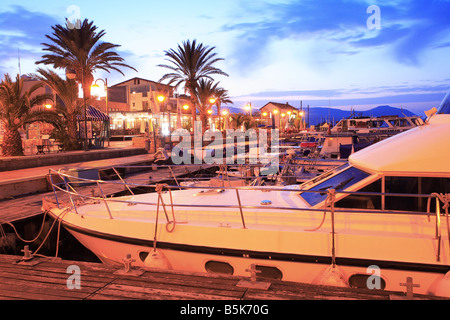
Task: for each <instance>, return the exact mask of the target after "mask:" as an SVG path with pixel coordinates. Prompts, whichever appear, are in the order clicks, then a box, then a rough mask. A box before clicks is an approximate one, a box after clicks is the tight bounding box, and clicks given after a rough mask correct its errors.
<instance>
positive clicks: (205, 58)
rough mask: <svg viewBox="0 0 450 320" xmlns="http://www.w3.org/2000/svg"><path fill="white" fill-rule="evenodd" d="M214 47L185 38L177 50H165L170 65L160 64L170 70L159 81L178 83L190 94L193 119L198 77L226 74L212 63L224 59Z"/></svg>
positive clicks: (210, 78)
mask: <svg viewBox="0 0 450 320" xmlns="http://www.w3.org/2000/svg"><path fill="white" fill-rule="evenodd" d="M214 49H215V47H208V46H204V45H203V44H202V43H200V44H197V42H196V40H193V41H192V42H191V41H190V40H187V41H185V42H183V44H182V45H178V50H174V49H170V50H169V51H165V56H166V60H167V61H169V62H170V63H171V65H166V64H160V65H158V67H163V68H167V69H169V70H171V71H172V72H170V73H167V74H165V75H163V76H162V78H161V79H160V80H159V82H163V81H165V80H169V81H168V85H173V84H175V88H178V87H179V86H180V85H183V86H184V91H185V93H187V94H189V95H190V96H191V102H192V105H193V106H194V107H193V108H192V118H193V119H194V120H195V117H196V111H197V106H198V105H197V99H196V96H197V89H198V85H199V81H200V79H204V78H206V79H209V80H213V78H212V77H211V76H212V75H215V74H219V75H224V76H228V74H226V73H225V72H223V71H222V70H220V69H219V68H216V67H215V66H214V64H216V63H217V62H219V61H221V60H224V59H223V58H218V57H217V54H216V53H214V52H213V51H214Z"/></svg>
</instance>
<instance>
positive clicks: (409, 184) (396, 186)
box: [385, 177, 450, 212]
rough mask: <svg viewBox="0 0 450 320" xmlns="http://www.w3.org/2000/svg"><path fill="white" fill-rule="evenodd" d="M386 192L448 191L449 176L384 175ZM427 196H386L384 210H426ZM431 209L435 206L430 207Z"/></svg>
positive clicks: (420, 192) (421, 192)
mask: <svg viewBox="0 0 450 320" xmlns="http://www.w3.org/2000/svg"><path fill="white" fill-rule="evenodd" d="M385 181H386V182H385V189H386V193H403V194H414V195H417V194H423V195H429V194H431V193H434V192H437V193H450V178H427V177H386V179H385ZM427 202H428V199H427V198H418V197H408V196H398V197H392V196H391V197H390V196H386V210H402V211H418V212H426V211H427ZM430 208H431V210H432V211H433V210H434V208H435V206H434V205H433V206H431V207H430Z"/></svg>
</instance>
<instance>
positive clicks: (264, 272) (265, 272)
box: [256, 265, 283, 280]
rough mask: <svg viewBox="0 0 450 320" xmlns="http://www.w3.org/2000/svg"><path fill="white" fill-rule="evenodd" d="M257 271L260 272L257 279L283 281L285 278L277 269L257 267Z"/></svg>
mask: <svg viewBox="0 0 450 320" xmlns="http://www.w3.org/2000/svg"><path fill="white" fill-rule="evenodd" d="M256 270H257V271H259V272H258V273H256V277H257V278H261V279H271V280H281V279H282V278H283V273H282V272H281V271H280V269H278V268H276V267H268V266H260V265H256Z"/></svg>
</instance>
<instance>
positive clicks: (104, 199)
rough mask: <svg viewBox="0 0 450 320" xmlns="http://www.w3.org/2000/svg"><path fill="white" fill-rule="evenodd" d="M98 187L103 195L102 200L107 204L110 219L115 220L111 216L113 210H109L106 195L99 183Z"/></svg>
mask: <svg viewBox="0 0 450 320" xmlns="http://www.w3.org/2000/svg"><path fill="white" fill-rule="evenodd" d="M97 186H98V189H99V190H100V193H101V194H102V199H103V202H105V206H106V209H107V210H108V214H109V218H110V219H114V218H113V216H112V214H111V210H110V209H109V206H108V202H107V201H106V198H105V194H104V193H103V190H102V187H101V186H100V182H99V181H97Z"/></svg>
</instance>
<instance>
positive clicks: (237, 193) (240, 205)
mask: <svg viewBox="0 0 450 320" xmlns="http://www.w3.org/2000/svg"><path fill="white" fill-rule="evenodd" d="M235 190H236V196H237V199H238V203H239V211H240V212H241V220H242V226H243V229H247V226H246V225H245V220H244V212H243V211H242V204H241V198H240V197H239V191H238V189H237V188H236V189H235Z"/></svg>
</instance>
